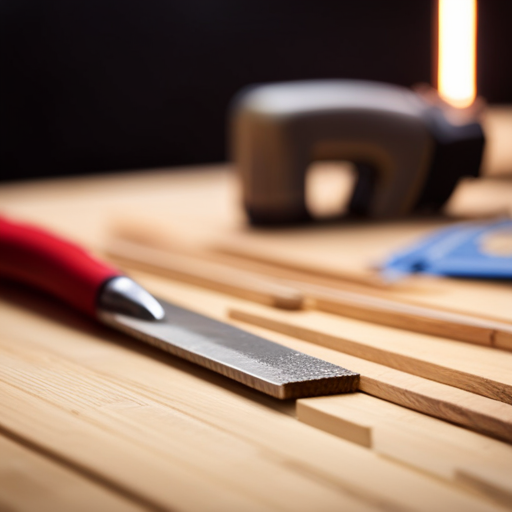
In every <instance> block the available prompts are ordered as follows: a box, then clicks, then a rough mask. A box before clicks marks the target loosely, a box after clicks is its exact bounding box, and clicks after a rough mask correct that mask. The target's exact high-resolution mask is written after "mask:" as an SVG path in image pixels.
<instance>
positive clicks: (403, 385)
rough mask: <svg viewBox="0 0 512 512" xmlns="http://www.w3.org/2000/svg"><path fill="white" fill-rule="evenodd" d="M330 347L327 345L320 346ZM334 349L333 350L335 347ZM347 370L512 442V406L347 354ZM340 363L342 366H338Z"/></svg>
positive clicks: (239, 314) (239, 316) (385, 391)
mask: <svg viewBox="0 0 512 512" xmlns="http://www.w3.org/2000/svg"><path fill="white" fill-rule="evenodd" d="M230 317H231V318H233V319H235V320H239V321H241V322H246V323H250V324H252V325H257V326H260V327H263V328H265V329H270V330H274V331H276V332H281V333H283V334H286V335H288V336H293V337H298V338H300V339H304V340H306V341H310V340H312V341H313V342H314V343H319V340H318V337H317V336H309V335H308V333H305V332H303V331H302V330H300V332H299V333H297V330H296V329H290V328H289V326H288V325H286V324H282V323H279V322H275V321H273V320H269V319H268V318H266V317H264V316H261V315H255V314H253V313H248V312H246V311H241V310H231V311H230ZM320 344H321V345H324V346H328V344H327V343H320ZM331 348H332V347H331ZM340 360H343V361H344V364H345V367H348V368H350V369H351V370H353V371H356V372H358V373H360V374H361V381H360V389H361V390H362V391H365V392H367V393H369V394H371V395H373V396H377V397H380V398H383V399H385V400H389V401H390V402H394V403H397V404H399V405H403V406H405V407H408V408H410V409H414V410H417V411H420V412H423V413H425V414H429V415H431V416H435V417H437V418H441V419H444V420H447V421H451V422H453V423H456V424H458V425H462V426H465V427H467V428H471V429H472V430H475V431H476V432H481V433H483V434H486V435H491V436H493V437H496V438H498V439H503V440H505V441H508V442H512V406H510V405H508V404H504V403H501V402H498V401H496V400H491V399H489V398H486V397H483V396H480V395H476V394H473V393H469V392H467V391H464V390H462V389H458V388H454V387H451V386H448V385H446V384H441V383H439V382H435V381H430V380H427V379H425V378H422V377H418V376H416V375H412V374H408V373H404V372H402V371H399V370H394V369H392V368H386V367H385V366H382V365H380V364H377V363H373V362H370V361H368V360H364V359H361V358H358V357H353V356H349V355H348V354H343V356H342V357H340ZM337 364H339V363H337Z"/></svg>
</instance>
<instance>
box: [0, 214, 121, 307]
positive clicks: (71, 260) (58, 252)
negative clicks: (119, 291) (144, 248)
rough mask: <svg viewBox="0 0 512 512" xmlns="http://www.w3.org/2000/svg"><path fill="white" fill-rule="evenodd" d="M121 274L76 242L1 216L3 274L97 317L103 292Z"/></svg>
mask: <svg viewBox="0 0 512 512" xmlns="http://www.w3.org/2000/svg"><path fill="white" fill-rule="evenodd" d="M120 275H122V273H121V272H120V271H119V270H118V269H116V268H114V267H112V266H110V265H107V264H105V263H103V262H101V261H98V260H97V259H95V258H93V257H92V256H91V255H90V254H89V253H88V252H86V251H85V250H84V249H82V248H81V247H79V246H77V245H75V244H72V243H70V242H67V241H66V240H63V239H62V238H59V237H57V236H55V235H52V234H51V233H49V232H47V231H45V230H44V229H40V228H38V227H36V226H32V225H29V224H22V223H18V222H13V221H11V220H8V219H6V218H5V217H1V216H0V276H3V277H7V278H9V279H14V280H17V281H22V282H24V283H26V284H29V285H31V286H34V287H37V288H40V289H42V290H43V291H45V292H47V293H50V294H52V295H54V296H56V297H58V298H59V299H61V300H63V301H64V302H66V303H69V304H70V305H71V306H74V307H75V308H77V309H79V310H80V311H82V312H84V313H86V314H88V315H90V316H92V317H96V308H97V298H98V294H99V292H100V291H101V289H102V287H103V285H104V284H105V283H106V282H107V281H108V280H110V279H111V278H113V277H116V276H120Z"/></svg>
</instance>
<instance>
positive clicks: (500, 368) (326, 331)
mask: <svg viewBox="0 0 512 512" xmlns="http://www.w3.org/2000/svg"><path fill="white" fill-rule="evenodd" d="M231 316H232V317H233V318H236V319H238V320H242V319H243V320H244V321H247V322H249V323H254V324H256V325H260V326H262V327H267V328H269V329H272V330H276V331H278V332H282V333H284V334H289V335H291V336H295V337H297V338H301V339H304V340H307V341H311V342H313V343H318V344H320V345H324V346H327V347H330V348H334V349H336V350H340V351H341V352H344V353H347V354H350V355H353V356H356V357H360V358H363V359H367V360H369V361H373V362H376V363H379V364H384V365H386V366H389V367H391V368H395V369H397V370H401V371H405V372H408V373H411V374H414V375H417V376H420V377H424V378H427V379H431V380H434V381H437V382H440V383H443V384H448V385H450V386H454V387H457V388H460V389H463V390H466V391H470V392H472V393H476V394H479V395H482V396H485V397H488V398H492V399H494V400H499V401H501V402H504V403H507V404H512V372H510V367H511V366H510V365H511V364H512V354H509V353H505V352H501V351H496V350H493V349H490V348H487V347H479V346H477V345H472V344H465V343H459V342H457V341H451V340H448V339H442V338H435V337H432V336H428V335H424V334H418V333H409V332H406V331H402V330H399V329H394V328H391V327H385V326H378V325H373V324H370V323H367V322H362V321H359V320H352V319H348V318H341V317H335V316H331V315H327V314H324V313H321V312H314V311H308V312H301V313H296V314H294V315H291V316H290V315H287V314H281V313H279V312H277V311H276V310H271V309H268V308H267V309H265V308H263V307H257V306H254V308H252V307H251V306H249V307H248V308H246V309H245V310H244V311H232V312H231Z"/></svg>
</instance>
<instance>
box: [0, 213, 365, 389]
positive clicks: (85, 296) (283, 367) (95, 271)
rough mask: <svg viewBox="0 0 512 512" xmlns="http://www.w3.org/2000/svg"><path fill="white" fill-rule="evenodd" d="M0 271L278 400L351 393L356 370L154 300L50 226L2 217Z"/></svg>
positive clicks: (1, 273)
mask: <svg viewBox="0 0 512 512" xmlns="http://www.w3.org/2000/svg"><path fill="white" fill-rule="evenodd" d="M0 276H4V277H7V278H9V279H14V280H17V281H22V282H25V283H27V284H29V285H31V286H35V287H37V288H40V289H42V290H44V291H46V292H48V293H50V294H52V295H54V296H56V297H58V298H59V299H61V300H63V301H64V302H67V303H68V304H70V305H71V306H73V307H75V308H76V309H78V310H80V311H82V312H84V313H86V314H87V315H89V316H90V317H93V318H95V319H96V320H99V321H100V322H102V323H105V324H107V325H109V326H111V327H113V328H115V329H117V330H120V331H123V332H125V333H127V334H129V335H131V336H133V337H135V338H138V339H139V340H142V341H144V342H146V343H148V344H150V345H154V346H156V347H158V348H160V349H162V350H165V351H166V352H169V353H171V354H173V355H175V356H178V357H181V358H183V359H186V360H188V361H191V362H193V363H196V364H199V365H201V366H204V367H206V368H209V369H210V370H213V371H215V372H217V373H220V374H222V375H225V376H227V377H229V378H231V379H233V380H236V381H238V382H241V383H243V384H245V385H247V386H249V387H252V388H254V389H257V390H259V391H262V392H264V393H266V394H268V395H271V396H274V397H276V398H281V399H287V398H300V397H307V396H318V395H327V394H335V393H346V392H351V391H356V389H357V387H358V383H359V374H357V373H354V372H351V371H350V370H347V369H345V368H341V367H339V366H336V365H333V364H331V363H328V362H326V361H322V360H321V359H317V358H315V357H311V356H308V355H306V354H303V353H301V352H298V351H296V350H292V349H289V348H287V347H284V346H282V345H279V344H278V343H274V342H271V341H268V340H266V339H264V338H261V337H259V336H255V335H253V334H251V333H248V332H246V331H243V330H242V329H238V328H236V327H233V326H231V325H228V324H225V323H223V322H219V321H217V320H214V319H212V318H209V317H207V316H204V315H200V314H198V313H195V312H192V311H189V310H187V309H184V308H181V307H179V306H176V305H173V304H171V303H169V302H166V301H164V300H162V299H157V298H155V297H153V296H152V295H151V294H150V293H149V292H147V291H146V290H145V289H144V288H142V287H141V286H140V285H138V284H137V283H136V282H134V281H133V280H132V279H130V278H129V277H127V276H125V275H123V274H122V273H121V272H120V271H119V270H117V269H116V268H114V267H111V266H110V265H107V264H105V263H103V262H100V261H98V260H96V259H95V258H93V257H92V256H91V255H89V254H88V253H87V252H86V251H84V250H83V249H81V248H80V247H78V246H76V245H74V244H72V243H70V242H67V241H65V240H63V239H61V238H58V237H56V236H54V235H52V234H50V233H48V232H47V231H44V230H42V229H40V228H37V227H35V226H31V225H28V224H20V223H16V222H12V221H10V220H7V219H5V218H1V217H0Z"/></svg>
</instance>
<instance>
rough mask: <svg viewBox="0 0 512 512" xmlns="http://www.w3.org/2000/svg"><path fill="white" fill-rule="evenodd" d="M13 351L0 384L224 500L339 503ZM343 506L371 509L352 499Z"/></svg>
mask: <svg viewBox="0 0 512 512" xmlns="http://www.w3.org/2000/svg"><path fill="white" fill-rule="evenodd" d="M12 345H14V346H11V344H9V343H3V342H2V344H1V346H2V354H0V379H1V380H3V381H7V382H9V383H11V384H12V385H16V386H17V387H20V388H23V389H24V390H27V391H28V392H30V393H31V394H32V395H35V396H39V397H41V398H42V399H44V400H45V401H47V402H50V403H52V404H53V405H55V406H58V407H60V408H62V409H64V410H66V411H69V412H74V414H76V415H78V416H79V417H80V418H81V419H82V421H84V422H87V423H92V424H94V425H97V426H98V427H100V428H102V429H103V430H105V431H110V432H113V433H115V434H116V435H117V437H118V438H120V439H123V438H124V439H126V441H128V442H129V443H131V444H132V445H134V446H140V447H141V448H144V449H146V450H147V451H148V452H152V453H156V454H158V455H159V456H160V457H161V458H163V459H164V460H166V461H167V462H170V463H173V464H174V465H175V466H176V467H181V468H183V470H185V471H186V470H189V472H190V473H194V474H196V475H197V476H198V477H202V478H205V479H206V480H208V481H209V482H210V483H211V484H216V485H217V486H218V487H219V491H222V490H223V492H224V493H225V494H230V493H233V494H238V495H246V496H247V497H248V498H249V499H250V500H251V501H252V508H253V509H254V508H256V507H261V508H262V509H263V510H281V511H287V510H288V511H290V512H291V511H296V510H298V511H300V510H303V511H305V512H306V511H309V510H311V509H312V508H313V507H315V506H318V507H320V508H325V509H329V508H331V507H333V506H335V504H339V503H343V501H344V500H343V496H342V495H340V494H339V493H337V492H335V491H333V490H331V489H329V488H328V486H325V485H321V484H319V483H317V482H315V481H311V480H309V479H308V478H305V477H304V476H302V475H300V474H297V473H296V472H294V471H291V470H290V469H288V468H286V467H285V466H284V465H282V464H281V463H280V461H279V460H271V459H270V458H265V457H261V456H260V455H259V453H258V450H257V449H256V448H255V447H254V446H253V445H252V444H250V443H247V442H246V441H243V440H240V439H236V438H234V437H233V436H230V435H228V434H226V433H225V432H222V431H221V430H219V429H216V428H213V427H212V426H211V425H208V424H206V423H204V422H200V421H198V420H197V419H195V418H191V417H190V416H188V415H184V414H183V413H180V412H178V411H176V410H175V409H173V408H168V407H165V406H163V405H162V404H158V403H156V402H155V401H154V400H151V399H149V398H147V397H141V396H140V395H138V394H137V393H133V392H131V391H129V390H126V389H124V388H122V387H120V386H118V385H116V384H114V383H111V382H109V381H108V380H106V379H104V378H102V377H101V376H98V375H96V374H95V373H93V372H91V371H90V370H87V369H84V368H82V367H81V366H80V365H77V364H73V363H70V362H67V361H64V360H62V359H61V358H57V357H55V356H52V355H48V354H47V353H45V352H44V351H41V350H38V349H37V347H34V346H32V347H27V348H22V347H20V346H19V345H20V344H19V343H18V344H12ZM203 492H206V490H205V491H203ZM212 499H214V496H212ZM177 505H178V504H177ZM178 506H180V507H182V506H183V505H182V504H179V505H178ZM345 506H347V507H349V508H353V507H354V508H355V509H357V510H370V509H372V507H369V508H368V507H366V505H365V504H364V503H361V504H358V503H357V500H353V499H351V498H350V497H348V499H347V501H345Z"/></svg>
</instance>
